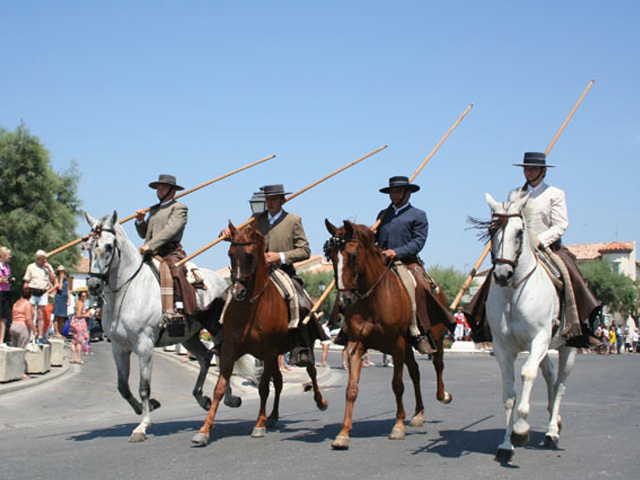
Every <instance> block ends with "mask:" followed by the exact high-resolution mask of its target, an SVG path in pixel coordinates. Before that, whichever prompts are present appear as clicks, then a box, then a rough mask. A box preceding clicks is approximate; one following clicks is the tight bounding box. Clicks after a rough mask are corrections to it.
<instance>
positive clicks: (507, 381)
mask: <svg viewBox="0 0 640 480" xmlns="http://www.w3.org/2000/svg"><path fill="white" fill-rule="evenodd" d="M493 351H494V354H495V356H496V360H497V361H498V365H500V372H501V373H502V402H503V404H504V411H505V416H506V428H505V432H504V438H503V439H502V443H501V444H500V445H498V451H497V452H496V460H497V461H499V462H500V463H508V462H510V461H511V458H512V457H513V445H512V443H511V432H513V409H514V407H515V404H516V389H515V388H514V380H515V371H514V368H513V362H514V361H515V358H516V356H515V355H514V354H513V353H511V352H509V351H507V350H506V349H505V348H504V346H502V345H501V344H500V343H498V342H497V341H496V339H495V338H494V342H493Z"/></svg>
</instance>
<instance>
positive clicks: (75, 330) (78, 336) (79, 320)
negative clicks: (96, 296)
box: [70, 292, 89, 363]
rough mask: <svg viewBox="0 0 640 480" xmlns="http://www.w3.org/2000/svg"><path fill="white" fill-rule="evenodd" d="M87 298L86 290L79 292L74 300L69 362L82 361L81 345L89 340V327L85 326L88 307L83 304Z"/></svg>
mask: <svg viewBox="0 0 640 480" xmlns="http://www.w3.org/2000/svg"><path fill="white" fill-rule="evenodd" d="M86 300H87V292H80V294H79V295H78V300H77V301H76V309H75V314H74V316H73V318H72V319H71V322H70V331H71V363H84V362H83V361H82V346H83V344H84V342H85V341H87V342H88V341H89V329H88V327H87V320H86V319H87V318H88V317H89V312H88V309H86V308H85V306H84V304H85V302H86Z"/></svg>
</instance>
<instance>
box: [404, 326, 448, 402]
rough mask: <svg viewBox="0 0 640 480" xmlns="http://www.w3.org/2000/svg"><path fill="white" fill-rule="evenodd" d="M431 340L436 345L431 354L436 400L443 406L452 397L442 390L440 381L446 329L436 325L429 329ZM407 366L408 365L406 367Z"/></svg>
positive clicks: (442, 386)
mask: <svg viewBox="0 0 640 480" xmlns="http://www.w3.org/2000/svg"><path fill="white" fill-rule="evenodd" d="M431 332H432V333H434V334H435V335H432V337H433V340H434V341H435V343H436V347H437V348H438V350H437V351H436V352H435V353H434V354H433V369H434V370H435V371H436V398H437V399H438V401H439V402H442V403H444V404H445V405H446V404H448V403H451V400H453V396H452V395H451V394H450V393H449V392H447V391H446V390H445V388H444V380H443V379H442V372H443V371H444V335H445V333H446V327H445V326H444V325H437V326H436V327H434V328H432V329H431ZM407 366H408V365H407Z"/></svg>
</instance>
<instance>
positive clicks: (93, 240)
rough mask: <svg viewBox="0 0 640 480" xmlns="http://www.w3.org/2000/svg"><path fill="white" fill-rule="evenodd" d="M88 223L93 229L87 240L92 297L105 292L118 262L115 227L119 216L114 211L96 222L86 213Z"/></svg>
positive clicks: (89, 283)
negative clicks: (112, 269) (106, 284)
mask: <svg viewBox="0 0 640 480" xmlns="http://www.w3.org/2000/svg"><path fill="white" fill-rule="evenodd" d="M85 218H86V219H87V223H89V226H90V227H91V233H90V234H89V239H88V240H87V247H88V250H89V280H87V286H88V287H89V291H90V292H91V294H92V295H99V294H101V293H102V291H103V290H104V285H105V283H107V280H108V278H109V273H110V271H111V268H112V267H113V266H114V262H115V261H116V260H115V259H116V256H117V255H116V253H117V251H118V243H117V239H116V231H115V225H116V222H117V220H118V214H117V213H116V212H115V211H114V212H113V215H112V216H111V217H109V216H108V215H105V216H104V217H103V218H102V219H100V220H96V219H94V218H93V217H91V215H89V214H88V213H85Z"/></svg>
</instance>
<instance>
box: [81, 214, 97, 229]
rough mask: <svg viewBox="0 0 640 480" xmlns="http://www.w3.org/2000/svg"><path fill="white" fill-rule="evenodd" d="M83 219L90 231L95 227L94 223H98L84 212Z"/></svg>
mask: <svg viewBox="0 0 640 480" xmlns="http://www.w3.org/2000/svg"><path fill="white" fill-rule="evenodd" d="M84 218H85V219H86V220H87V223H88V224H89V226H90V227H91V228H92V229H93V227H94V226H95V225H96V223H98V221H97V220H96V219H95V218H93V217H92V216H91V215H89V214H88V213H87V212H84Z"/></svg>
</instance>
